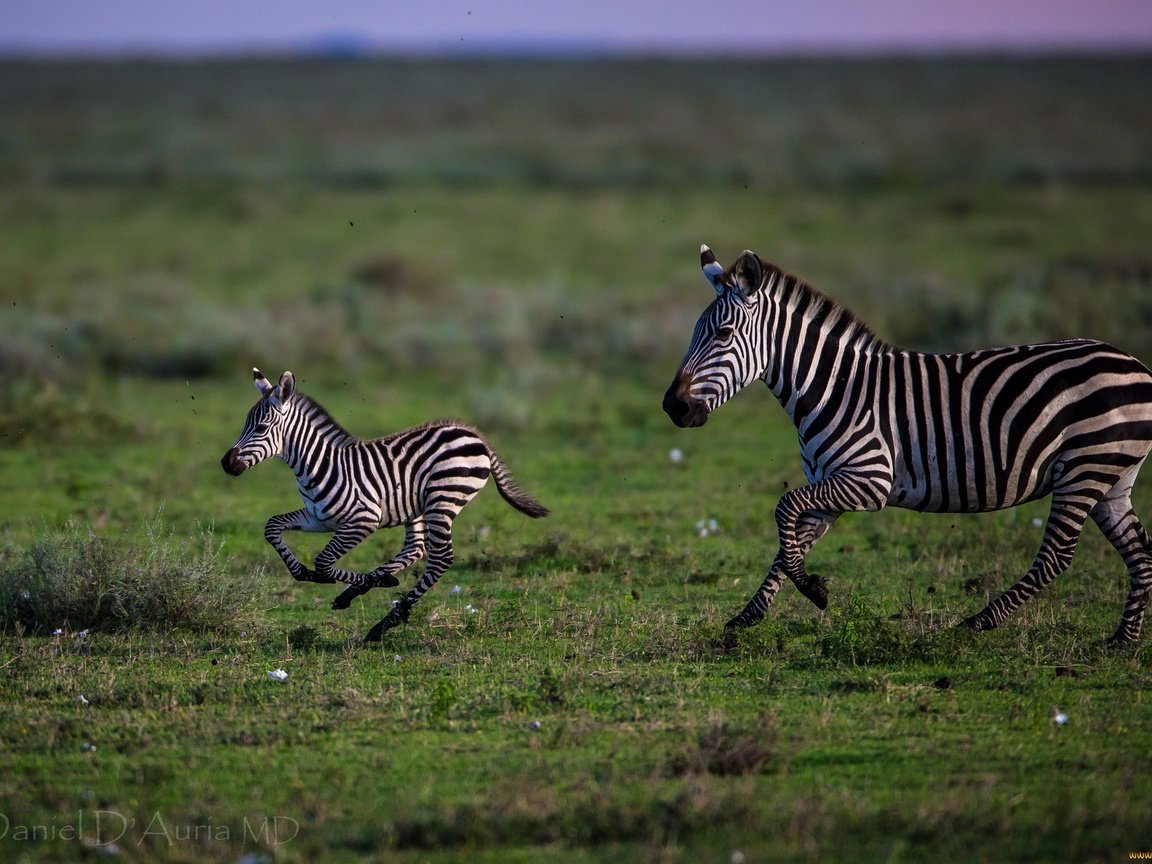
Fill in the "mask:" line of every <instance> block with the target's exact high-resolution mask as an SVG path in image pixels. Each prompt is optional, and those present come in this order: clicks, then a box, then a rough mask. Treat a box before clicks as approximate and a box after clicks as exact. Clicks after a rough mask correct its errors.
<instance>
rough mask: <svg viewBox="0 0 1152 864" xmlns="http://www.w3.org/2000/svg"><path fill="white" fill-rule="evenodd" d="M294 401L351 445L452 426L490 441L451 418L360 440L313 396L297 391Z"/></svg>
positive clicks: (470, 427) (311, 416)
mask: <svg viewBox="0 0 1152 864" xmlns="http://www.w3.org/2000/svg"><path fill="white" fill-rule="evenodd" d="M293 401H294V402H296V403H297V404H298V405H299V407H300V410H301V411H303V412H304V414H305V415H306V416H307V417H308V418H309V419H310V420H311V421H312V422H313V423H315V424H316V425H317V426H320V427H322V428H323V429H325V430H326V431H329V432H332V433H335V435H336V436H337V437H338V438H339V439H341V440H342V441H345V442H349V443H352V442H360V441H382V440H385V439H388V438H392V437H394V436H396V435H407V434H410V433H413V432H420V431H423V430H424V429H435V428H438V427H441V426H452V427H454V428H458V429H465V430H467V431H468V432H471V433H472V434H473V435H475V436H476V437H477V438H480V439H482V440H484V441H485V442H487V440H488V439H487V438H485V437H484V435H483V433H482V432H480V430H479V429H477V428H476V427H475V426H472V425H471V424H469V423H465V422H464V421H462V420H454V419H452V418H450V417H443V418H440V419H438V420H429V421H427V422H426V423H420V424H419V425H416V426H410V427H409V428H407V429H402V430H400V431H398V432H390V433H388V434H386V435H382V436H380V437H378V438H360V437H358V436H356V435H353V434H352V433H351V432H349V431H348V430H347V429H345V428H344V426H343V425H342V424H341V423H340V421H338V420H337V419H336V418H335V417H333V416H332V413H331V412H330V411H329V410H328V409H327V408H325V407H324V406H323V405H321V404H320V403H319V402H317V401H316V400H315V399H313V398H312V397H311V396H308V395H307V394H305V393H301V392H299V391H297V392H296V396H295V397H294V399H293Z"/></svg>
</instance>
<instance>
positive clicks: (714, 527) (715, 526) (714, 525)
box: [708, 519, 720, 534]
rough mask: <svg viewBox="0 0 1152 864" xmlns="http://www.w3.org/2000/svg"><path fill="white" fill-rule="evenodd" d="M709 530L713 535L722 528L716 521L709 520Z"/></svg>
mask: <svg viewBox="0 0 1152 864" xmlns="http://www.w3.org/2000/svg"><path fill="white" fill-rule="evenodd" d="M708 530H709V531H711V532H712V533H713V534H715V533H716V532H717V531H719V530H720V526H719V525H718V524H717V523H716V520H715V519H709V520H708Z"/></svg>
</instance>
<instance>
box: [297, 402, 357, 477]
mask: <svg viewBox="0 0 1152 864" xmlns="http://www.w3.org/2000/svg"><path fill="white" fill-rule="evenodd" d="M317 407H318V406H317ZM357 440H358V439H357V438H355V437H354V436H352V435H350V434H348V432H346V431H345V430H344V429H343V428H341V426H340V425H339V424H338V423H337V422H336V421H335V420H333V419H332V417H331V416H330V415H329V414H328V413H327V412H325V411H323V410H320V411H307V412H301V413H300V414H299V416H298V417H297V418H296V422H294V423H291V424H290V425H289V428H288V431H287V434H285V436H284V450H283V452H282V453H281V458H282V459H283V460H284V461H285V462H287V463H288V466H289V467H290V468H291V469H292V471H293V473H294V474H295V475H296V476H297V477H299V478H305V477H307V478H311V477H312V476H313V475H315V473H316V472H317V471H318V470H320V469H321V468H322V467H323V466H326V465H328V464H330V463H331V459H332V456H333V454H334V453H336V452H337V451H339V450H343V449H345V448H347V447H349V446H350V445H352V444H354V443H355V442H356V441H357Z"/></svg>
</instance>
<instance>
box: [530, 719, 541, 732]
mask: <svg viewBox="0 0 1152 864" xmlns="http://www.w3.org/2000/svg"><path fill="white" fill-rule="evenodd" d="M528 728H529V729H531V730H532V731H533V732H538V731H539V730H540V721H539V720H533V721H532V722H531V723H529V724H528Z"/></svg>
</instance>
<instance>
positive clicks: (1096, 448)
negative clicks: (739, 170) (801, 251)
mask: <svg viewBox="0 0 1152 864" xmlns="http://www.w3.org/2000/svg"><path fill="white" fill-rule="evenodd" d="M701 264H702V267H703V270H704V275H705V276H706V277H707V279H708V281H709V282H710V283H711V285H712V287H713V288H714V290H715V291H716V295H717V296H716V299H715V300H713V302H712V304H711V305H710V306H709V307H708V308H707V309H706V310H705V311H704V313H703V314H702V315H701V316H700V319H699V321H698V322H697V323H696V328H695V331H694V332H693V335H692V342H691V345H690V346H689V348H688V352H687V354H686V356H685V358H684V361H683V363H682V364H681V366H680V369H679V371H678V372H677V374H676V378H675V380H674V381H673V383H672V385H671V386H670V387H669V388H668V391H667V393H666V394H665V396H664V410H665V411H666V412H667V413H668V415H669V416H670V417H671V418H672V421H673V422H674V423H675V424H676V425H678V426H699V425H702V424H703V423H704V422H705V421H706V420H707V419H708V415H709V413H711V412H712V411H714V410H715V409H716V408H718V407H719V406H720V405H721V404H723V403H724V402H725V401H727V400H728V399H729V398H731V397H732V396H733V395H735V394H736V393H737V392H738V391H739V390H740V389H742V388H743V387H745V386H747V385H748V384H751V383H752V382H753V381H755V380H757V379H759V380H762V381H764V383H765V384H767V385H768V387H769V388H770V389H771V390H772V392H773V393H774V394H775V395H776V396H777V398H778V399H779V400H780V403H781V404H782V405H783V407H784V409H785V410H786V411H787V413H788V415H789V417H791V418H792V421H793V423H794V424H795V425H796V428H797V430H798V432H799V438H800V452H801V456H802V458H803V462H804V472H805V474H806V475H807V478H808V481H809V485H807V486H804V487H802V488H799V489H794V490H792V491H790V492H788V493H786V494H785V495H784V496H783V498H782V499H781V500H780V503H779V505H778V506H777V508H776V523H777V527H778V529H779V532H780V551H779V553H778V554H777V556H776V559H775V561H774V562H773V564H772V566H771V568H770V569H769V572H768V576H767V578H766V579H765V580H764V582H763V584H762V585H761V586H760V589H759V590H758V591H757V592H756V594H755V595H754V596H753V597H752V599H751V600H750V601H749V602H748V604H747V606H746V607H745V608H744V610H743V611H742V612H741V613H740V614H739V615H737V616H736V617H735V618H733V619H732V620H731V621H729V622H728V626H729V627H747V626H750V625H752V624H755V623H757V622H758V621H760V620H761V619H762V618H763V617H764V614H765V612H766V610H767V609H768V606H769V605H770V604H771V602H772V599H773V597H774V596H775V594H776V592H777V590H779V588H780V585H781V583H782V581H783V578H784V577H785V576H787V577H788V578H789V579H791V580H792V581H793V582H794V583H795V584H796V586H797V587H798V588H799V589H800V590H801V591H802V592H803V593H804V594H805V596H807V597H808V598H809V599H811V600H812V601H813V602H814V603H816V604H817V605H818V606H819V607H820V608H824V607H825V605H826V604H827V600H828V595H827V590H826V589H825V586H824V582H823V580H822V579H821V578H820V577H819V576H817V575H815V574H809V573H807V572H806V571H805V568H804V559H805V556H806V555H807V553H808V551H809V550H810V549H811V548H812V546H813V545H814V544H815V543H816V541H817V540H819V539H820V537H821V536H823V534H824V533H825V532H826V531H827V530H828V528H829V527H830V526H831V525H832V523H833V522H834V521H835V520H836V518H837V517H838V516H839V515H840V514H841V513H844V512H849V511H873V510H879V509H880V508H882V507H885V506H896V507H905V508H908V509H911V510H921V511H935V512H978V511H987V510H999V509H1002V508H1006V507H1012V506H1014V505H1017V504H1021V503H1023V502H1025V501H1031V500H1034V499H1037V498H1042V497H1044V496H1047V495H1051V496H1052V506H1051V511H1050V513H1049V516H1048V522H1047V525H1046V527H1045V529H1044V539H1043V541H1042V543H1041V545H1040V551H1039V553H1038V555H1037V556H1036V559H1035V561H1034V563H1033V564H1032V567H1031V568H1030V569H1029V570H1028V572H1027V573H1026V574H1025V575H1024V576H1023V577H1022V578H1021V579H1020V580H1019V581H1017V582H1016V583H1015V584H1014V585H1012V587H1010V588H1009V589H1007V590H1006V591H1004V593H1002V594H1001V595H1000V596H999V597H997V598H996V599H994V600H993V601H992V602H991V603H989V604H988V605H987V606H986V607H985V608H984V609H983V610H982V611H981V612H979V613H978V614H977V615H974V616H973V617H971V618H969V619H967V620H966V621H965V622H964V624H965V625H966V626H968V627H971V628H973V629H975V630H986V629H990V628H993V627H996V626H997V625H998V624H1000V623H1001V622H1003V621H1004V619H1005V618H1007V617H1008V615H1010V614H1011V613H1012V612H1013V611H1014V610H1015V609H1016V608H1017V607H1019V606H1020V604H1021V603H1023V602H1024V601H1025V600H1027V599H1028V598H1029V597H1031V596H1032V595H1033V594H1035V593H1036V592H1037V591H1038V590H1039V589H1041V588H1043V587H1044V586H1045V585H1047V584H1048V583H1049V582H1051V581H1052V580H1053V579H1054V578H1055V577H1056V576H1057V575H1059V574H1060V573H1061V572H1063V570H1064V569H1065V568H1067V567H1068V565H1069V563H1070V562H1071V560H1072V554H1073V552H1074V551H1075V548H1076V543H1077V541H1078V540H1079V537H1080V533H1081V530H1082V529H1083V526H1084V523H1085V522H1086V521H1087V520H1088V519H1089V518H1091V519H1092V520H1093V521H1095V522H1096V524H1097V525H1099V526H1100V529H1101V531H1103V532H1104V535H1105V536H1106V537H1107V538H1108V540H1109V541H1110V542H1111V543H1112V544H1113V546H1115V548H1116V550H1117V551H1118V552H1119V553H1120V555H1121V556H1122V557H1123V559H1124V563H1125V564H1126V566H1127V567H1128V571H1129V574H1130V578H1131V587H1130V591H1129V594H1128V599H1127V601H1126V603H1125V606H1124V613H1123V615H1122V617H1121V620H1120V625H1119V627H1118V628H1117V630H1116V632H1115V634H1114V635H1113V636H1112V637H1111V639H1110V640H1109V641H1110V643H1111V644H1114V645H1118V644H1123V643H1127V642H1131V641H1134V640H1135V639H1137V638H1138V637H1139V634H1140V627H1141V622H1142V620H1143V616H1144V609H1145V607H1146V606H1147V604H1148V597H1149V591H1150V589H1152V540H1150V539H1149V535H1148V532H1147V531H1146V530H1145V528H1144V526H1143V525H1141V524H1140V521H1139V520H1138V519H1137V517H1136V514H1135V513H1134V512H1133V510H1132V502H1131V497H1130V495H1131V490H1132V485H1133V483H1134V482H1135V480H1136V475H1137V473H1138V472H1139V470H1140V467H1141V465H1143V463H1144V460H1145V459H1146V458H1147V456H1148V453H1149V451H1150V450H1152V373H1150V372H1149V370H1148V368H1147V367H1145V366H1144V364H1142V363H1141V362H1140V361H1139V360H1137V359H1135V358H1134V357H1132V356H1130V355H1128V354H1125V353H1124V352H1122V351H1119V350H1117V349H1116V348H1113V347H1112V346H1111V345H1106V344H1104V343H1102V342H1096V341H1093V340H1088V339H1073V340H1068V341H1063V342H1047V343H1043V344H1038V345H1022V346H1014V347H1009V348H993V349H989V350H985V351H975V352H970V353H965V354H922V353H918V352H913V351H904V350H901V349H899V348H895V347H893V346H891V345H888V344H886V343H884V342H882V341H881V340H880V339H878V338H877V337H876V336H875V335H874V334H873V333H872V332H871V331H870V330H869V329H868V327H867V326H865V325H864V324H863V323H862V322H861V321H860V320H859V319H857V318H856V317H855V316H854V315H852V313H851V312H849V311H848V310H847V309H845V308H844V307H843V306H840V305H839V304H837V303H835V302H834V301H832V300H830V299H829V298H827V297H825V296H824V295H823V294H820V293H819V292H817V291H815V290H813V289H812V288H811V287H809V286H808V285H806V284H805V283H804V282H802V281H801V280H799V279H797V278H796V277H795V276H792V275H790V274H788V273H785V272H784V271H782V270H780V269H779V268H777V267H775V266H773V265H772V264H769V263H768V262H766V261H763V260H762V259H761V258H759V256H757V255H755V254H754V253H752V252H744V253H743V254H742V255H741V256H740V258H739V259H738V260H737V261H736V263H735V264H734V265H733V266H732V267H730V268H728V269H725V268H723V267H721V266H720V265H719V264H718V263H717V261H716V258H715V256H714V255H713V254H712V252H711V250H709V249H708V247H706V246H705V247H702V248H701Z"/></svg>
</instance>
